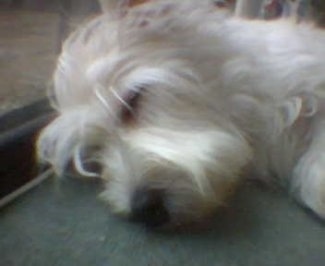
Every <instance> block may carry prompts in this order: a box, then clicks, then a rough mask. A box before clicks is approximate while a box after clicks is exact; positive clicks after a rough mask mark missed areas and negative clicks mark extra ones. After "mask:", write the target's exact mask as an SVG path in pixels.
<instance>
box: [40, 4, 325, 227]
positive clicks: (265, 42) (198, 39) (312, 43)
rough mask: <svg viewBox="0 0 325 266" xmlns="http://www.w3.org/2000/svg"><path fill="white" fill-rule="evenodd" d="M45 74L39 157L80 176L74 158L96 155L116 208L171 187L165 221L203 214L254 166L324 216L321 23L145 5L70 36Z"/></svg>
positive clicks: (126, 208)
mask: <svg viewBox="0 0 325 266" xmlns="http://www.w3.org/2000/svg"><path fill="white" fill-rule="evenodd" d="M54 83H55V84H54V85H55V86H54V94H55V97H56V100H57V102H56V105H57V109H58V111H59V116H58V118H57V119H56V120H55V121H54V122H53V123H51V124H50V125H49V126H48V127H47V128H45V130H44V131H43V132H42V134H41V136H40V139H39V142H38V151H39V155H40V158H41V159H43V160H46V161H49V162H50V163H51V164H52V165H53V167H54V169H55V170H56V171H57V172H58V173H59V174H61V173H62V172H63V171H64V169H65V168H66V166H67V164H68V162H69V161H70V160H72V161H74V163H75V165H76V166H77V167H76V169H77V171H79V172H80V173H82V174H84V175H89V176H93V175H95V174H94V173H92V171H90V170H87V169H86V168H87V167H86V166H85V164H84V162H83V160H86V159H92V160H96V161H98V162H99V163H100V164H101V165H102V168H103V169H102V174H101V176H102V178H103V179H104V180H106V181H107V189H106V190H105V192H104V193H103V194H102V196H103V198H105V199H106V200H108V202H109V203H110V204H111V205H112V207H113V209H114V210H115V211H117V212H120V213H122V214H124V215H126V216H127V215H129V214H130V212H131V209H130V204H131V202H130V201H131V199H132V194H133V193H134V191H135V190H136V189H137V188H138V187H139V186H144V185H145V186H149V187H154V188H157V187H158V188H163V189H164V190H166V191H167V192H168V193H167V196H168V198H167V199H166V201H167V206H168V211H169V212H170V214H172V220H171V222H172V223H179V222H187V221H191V220H198V219H202V218H203V217H205V216H206V215H208V214H209V213H211V212H212V211H213V210H214V209H215V208H216V207H218V206H219V205H220V204H224V201H225V199H226V197H227V196H228V194H229V193H230V191H231V190H232V189H231V188H232V187H233V186H235V184H236V183H238V181H240V180H241V179H243V178H244V177H245V175H247V173H250V177H252V175H253V176H254V177H255V178H257V179H260V180H264V181H266V182H268V181H269V180H271V178H274V179H275V180H279V181H280V182H281V183H283V184H286V185H288V187H289V190H290V191H291V192H292V193H293V194H294V195H295V196H296V197H297V199H298V200H299V201H301V202H302V203H303V204H304V205H306V206H307V207H309V208H311V209H312V210H314V211H315V212H316V213H317V214H318V215H320V216H321V217H324V218H325V171H324V170H325V162H324V161H325V159H324V158H325V153H324V152H325V141H324V137H325V136H324V133H323V132H324V130H325V125H324V117H325V113H324V89H325V33H324V32H323V31H321V30H318V29H315V28H314V27H313V26H312V25H307V24H301V25H297V24H294V23H293V22H292V21H289V20H278V21H273V22H264V21H253V20H245V19H240V18H236V17H231V16H230V15H229V14H227V12H225V11H217V10H216V11H214V10H213V7H212V6H210V3H209V1H200V2H199V1H194V0H183V1H169V0H165V1H162V0H157V1H152V3H149V4H145V5H143V6H141V7H137V8H134V9H132V10H128V12H127V13H123V14H122V13H116V14H113V13H110V14H108V13H107V14H103V15H102V16H99V17H98V18H95V19H94V20H93V21H92V22H90V23H88V24H86V25H83V26H82V27H81V28H80V29H79V30H77V31H76V32H75V33H73V34H72V35H71V36H70V38H69V39H68V40H67V41H66V42H65V45H64V48H63V52H62V54H61V56H60V58H59V60H58V67H57V70H56V72H55V75H54ZM139 90H141V98H140V103H139V106H137V108H136V110H133V109H132V108H133V106H132V103H130V102H128V95H132V92H133V93H137V92H138V91H139ZM123 112H129V113H130V114H131V116H132V113H133V115H134V116H135V117H134V118H132V119H131V121H128V120H125V121H124V120H123V119H122V118H123V116H121V114H123ZM80 154H82V156H81V155H80ZM252 173H254V174H252Z"/></svg>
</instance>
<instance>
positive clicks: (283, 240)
mask: <svg viewBox="0 0 325 266" xmlns="http://www.w3.org/2000/svg"><path fill="white" fill-rule="evenodd" d="M100 190H101V186H100V185H99V184H96V183H94V182H89V181H82V180H73V179H65V180H61V181H55V179H50V180H47V181H46V182H45V183H43V184H42V185H40V186H39V187H37V188H36V189H34V190H32V191H31V192H29V193H28V194H26V195H25V196H23V197H21V198H20V199H18V200H16V201H15V202H14V203H12V204H11V205H9V206H7V207H5V208H3V209H2V210H0V265H1V266H48V265H60V266H61V265H62V266H74V265H76V266H83V265H84V266H97V265H100V266H107V265H121V266H128V265H130V266H131V265H132V266H137V265H146V266H156V265H157V266H159V265H182V266H183V265H189V266H191V265H196V266H197V265H216V266H237V265H238V266H241V265H243V266H271V265H272V266H302V265H305V266H323V265H325V224H324V223H323V222H320V221H318V220H317V219H315V218H313V217H312V216H311V215H309V214H308V213H306V212H305V211H303V210H302V209H301V208H300V207H298V206H297V205H296V204H295V203H293V202H292V201H291V200H289V199H288V198H287V197H286V196H285V195H283V194H282V193H279V192H271V191H267V190H265V189H263V188H259V187H256V186H253V185H246V186H245V187H244V188H243V189H242V191H241V192H240V193H239V195H238V196H237V197H236V199H235V200H234V202H233V204H232V206H231V208H230V209H229V210H228V211H227V212H223V213H222V215H217V216H216V218H215V221H214V225H213V226H212V228H211V230H208V231H205V232H196V233H183V234H162V233H157V232H150V231H147V230H145V229H144V228H142V227H141V226H139V225H135V224H132V223H129V222H126V221H123V220H120V219H118V218H116V217H114V216H113V215H111V214H110V213H109V211H108V209H107V207H106V206H105V205H104V204H103V203H101V202H100V201H99V200H98V199H96V194H97V193H98V192H99V191H100Z"/></svg>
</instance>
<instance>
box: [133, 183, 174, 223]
mask: <svg viewBox="0 0 325 266" xmlns="http://www.w3.org/2000/svg"><path fill="white" fill-rule="evenodd" d="M164 196H165V195H164V192H163V190H160V189H138V190H136V191H135V192H134V194H133V198H132V202H131V210H132V218H133V219H134V221H137V222H141V223H143V224H144V225H145V226H148V227H151V228H152V227H160V226H163V225H165V224H166V223H168V222H169V213H168V210H167V208H166V205H165V201H164Z"/></svg>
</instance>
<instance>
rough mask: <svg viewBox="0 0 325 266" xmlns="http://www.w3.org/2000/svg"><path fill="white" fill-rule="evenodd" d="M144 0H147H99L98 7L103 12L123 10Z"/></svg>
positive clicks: (145, 0)
mask: <svg viewBox="0 0 325 266" xmlns="http://www.w3.org/2000/svg"><path fill="white" fill-rule="evenodd" d="M144 2H147V0H99V4H100V7H101V9H102V11H103V12H104V13H107V12H112V11H113V12H114V11H116V10H125V9H127V8H129V7H132V6H136V5H139V4H142V3H144Z"/></svg>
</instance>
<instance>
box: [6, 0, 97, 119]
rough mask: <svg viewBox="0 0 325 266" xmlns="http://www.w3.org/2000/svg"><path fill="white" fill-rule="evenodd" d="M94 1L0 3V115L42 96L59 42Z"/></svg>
mask: <svg viewBox="0 0 325 266" xmlns="http://www.w3.org/2000/svg"><path fill="white" fill-rule="evenodd" d="M98 10H99V8H98V4H97V2H96V1H95V0H93V1H89V0H52V1H45V0H0V115H1V114H3V113H4V112H6V111H8V110H11V109H14V108H18V107H20V106H22V105H26V104H28V103H31V102H34V101H37V100H38V99H40V98H43V97H44V96H45V95H46V87H47V84H48V82H49V80H50V77H51V72H52V71H53V67H54V62H55V58H56V55H57V53H58V52H59V50H60V46H61V42H62V40H63V39H64V37H65V35H66V33H67V32H68V31H69V28H70V27H71V26H72V24H73V22H74V21H76V20H82V19H83V18H84V17H86V16H88V15H89V14H93V13H96V12H98Z"/></svg>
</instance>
